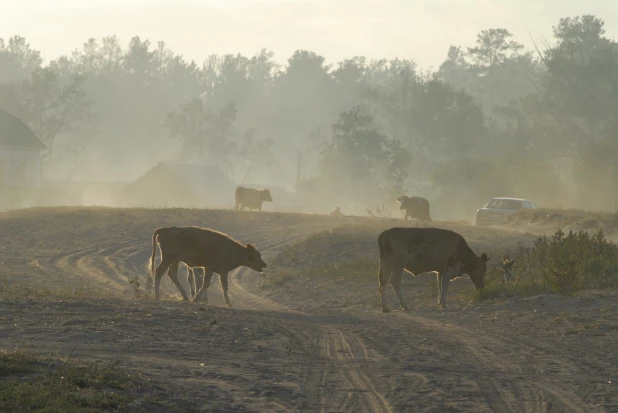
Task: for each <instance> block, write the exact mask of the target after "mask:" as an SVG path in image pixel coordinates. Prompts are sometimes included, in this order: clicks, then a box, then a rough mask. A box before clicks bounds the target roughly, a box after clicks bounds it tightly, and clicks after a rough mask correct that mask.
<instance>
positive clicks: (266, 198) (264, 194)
mask: <svg viewBox="0 0 618 413" xmlns="http://www.w3.org/2000/svg"><path fill="white" fill-rule="evenodd" d="M260 200H262V201H263V202H273V197H272V196H270V189H264V190H263V191H260Z"/></svg>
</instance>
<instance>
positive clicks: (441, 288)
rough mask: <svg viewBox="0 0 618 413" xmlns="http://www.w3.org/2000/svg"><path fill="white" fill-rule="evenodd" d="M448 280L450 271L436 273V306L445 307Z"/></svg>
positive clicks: (449, 279)
mask: <svg viewBox="0 0 618 413" xmlns="http://www.w3.org/2000/svg"><path fill="white" fill-rule="evenodd" d="M450 282H451V272H450V271H440V272H439V273H438V306H439V307H440V308H446V293H447V291H448V286H449V284H450Z"/></svg>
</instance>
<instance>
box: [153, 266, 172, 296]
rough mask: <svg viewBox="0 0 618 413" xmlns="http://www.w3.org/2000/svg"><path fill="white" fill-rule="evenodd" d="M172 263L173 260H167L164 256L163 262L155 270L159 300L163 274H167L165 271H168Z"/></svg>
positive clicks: (155, 285)
mask: <svg viewBox="0 0 618 413" xmlns="http://www.w3.org/2000/svg"><path fill="white" fill-rule="evenodd" d="M171 263H172V262H171V261H167V260H166V259H165V258H164V257H162V258H161V262H160V263H159V266H158V267H157V269H156V270H155V283H154V289H155V298H156V300H157V301H159V300H160V296H159V289H160V288H161V279H162V278H163V274H165V272H166V271H167V269H168V268H169V266H170V264H171Z"/></svg>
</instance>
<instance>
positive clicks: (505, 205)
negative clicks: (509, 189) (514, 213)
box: [487, 199, 521, 209]
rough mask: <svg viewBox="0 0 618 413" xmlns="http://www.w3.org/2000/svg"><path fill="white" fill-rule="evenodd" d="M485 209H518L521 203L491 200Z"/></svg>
mask: <svg viewBox="0 0 618 413" xmlns="http://www.w3.org/2000/svg"><path fill="white" fill-rule="evenodd" d="M487 208H495V209H520V208H521V201H516V200H514V199H492V200H491V202H490V203H489V204H488V205H487Z"/></svg>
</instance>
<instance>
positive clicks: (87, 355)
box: [0, 208, 618, 412]
mask: <svg viewBox="0 0 618 413" xmlns="http://www.w3.org/2000/svg"><path fill="white" fill-rule="evenodd" d="M2 215H3V216H2V217H1V218H0V228H2V235H1V237H2V239H1V240H0V241H1V246H0V259H1V261H2V265H1V266H0V277H1V278H0V279H2V280H4V283H5V285H6V286H10V285H15V284H16V283H22V284H25V285H29V286H30V287H31V288H32V291H30V292H27V293H26V294H25V295H21V296H16V297H15V298H11V297H10V296H7V297H6V298H3V299H2V300H1V301H0V347H2V348H16V347H17V348H21V349H27V350H33V351H37V352H41V353H56V354H62V355H66V354H69V353H72V355H73V356H74V357H78V358H82V359H87V360H90V359H97V360H107V359H118V360H119V361H120V364H121V365H122V366H124V367H126V368H128V369H135V370H138V371H141V372H143V374H144V376H145V377H147V378H150V379H152V380H153V387H152V389H153V390H152V399H153V400H154V399H157V400H158V402H157V403H154V402H153V401H152V400H150V399H148V398H144V400H142V401H140V405H136V406H135V407H136V408H137V407H140V406H141V407H142V408H144V409H146V410H147V411H177V412H181V411H182V412H184V411H187V412H190V411H208V412H229V411H235V412H249V411H251V412H265V411H277V412H279V411H280V412H292V411H303V412H617V411H618V390H617V389H616V385H618V367H617V366H618V356H617V352H616V351H615V349H616V345H617V344H618V341H617V339H618V317H616V316H617V315H618V297H617V296H616V295H604V296H603V295H600V294H596V295H590V296H585V297H579V298H559V297H553V296H545V297H535V298H531V299H519V300H508V301H502V302H497V303H482V304H469V303H460V302H459V303H458V302H454V304H452V305H450V306H449V308H447V309H446V310H442V311H440V310H438V309H437V306H436V305H434V304H435V303H433V301H431V303H429V302H428V301H427V299H423V297H421V296H420V295H418V294H416V293H415V291H418V290H419V288H417V287H419V286H420V285H421V283H424V282H425V281H423V280H421V279H420V278H416V279H409V280H406V281H405V285H404V292H405V294H406V296H407V297H410V299H411V301H412V302H413V303H414V304H413V306H412V307H413V308H412V311H410V312H407V313H404V312H400V311H395V312H393V313H390V314H382V313H380V312H379V310H378V306H377V295H376V290H377V286H376V284H377V281H376V283H375V284H371V285H358V286H356V287H354V288H348V289H345V288H342V287H341V286H340V285H339V284H338V283H337V281H336V280H326V281H324V280H322V281H321V282H315V283H312V282H306V283H304V284H302V285H299V286H297V287H296V288H295V289H293V290H291V291H290V289H289V288H288V289H285V290H283V289H282V290H281V291H271V292H270V293H269V294H265V292H264V291H262V282H263V280H262V279H261V278H260V277H259V276H258V275H256V273H253V272H250V271H244V270H243V271H238V272H236V273H235V274H234V275H233V276H232V280H231V287H230V298H231V301H232V304H233V306H234V308H232V309H228V308H225V307H223V306H222V304H223V300H222V298H221V291H220V289H219V286H218V284H217V283H215V285H214V286H213V287H211V289H210V290H209V292H208V294H209V299H210V305H208V306H207V305H204V304H194V303H183V302H181V301H178V299H179V295H178V294H177V292H176V291H175V288H174V287H173V286H172V285H171V283H169V282H167V281H166V282H164V285H163V288H164V291H165V292H166V293H167V294H169V295H171V296H170V297H165V295H164V298H165V301H161V302H159V303H157V302H156V301H154V300H153V299H152V298H143V297H138V296H136V295H135V293H134V291H133V290H132V288H131V287H130V285H129V283H128V279H138V280H142V282H143V281H144V280H145V278H144V276H145V274H146V263H147V260H148V257H149V255H150V248H151V244H150V241H151V235H152V231H154V229H155V228H157V227H160V226H165V225H201V226H208V227H212V228H216V229H218V230H221V231H224V232H227V233H229V234H231V235H232V236H234V237H235V238H237V239H238V240H240V241H242V242H252V243H254V244H255V245H256V247H257V248H258V249H259V250H260V251H262V254H263V256H264V257H265V259H266V261H267V262H268V261H269V260H270V259H272V258H273V257H274V256H276V254H277V253H278V252H279V251H281V249H282V248H283V247H285V246H287V245H291V244H294V243H297V242H299V241H301V240H302V239H304V238H305V237H307V236H309V235H311V234H313V233H315V232H318V231H322V230H327V229H330V228H334V227H336V226H340V225H341V224H342V222H343V221H342V220H337V219H332V218H328V217H322V216H310V215H293V214H266V213H264V214H257V213H242V214H237V213H234V212H231V211H198V210H196V211H191V210H158V211H152V210H151V211H148V210H114V209H85V208H84V209H66V208H59V209H46V210H31V211H16V212H12V213H5V214H2ZM384 226H385V227H389V226H394V225H392V223H388V222H385V223H384ZM492 231H493V232H492ZM487 234H489V235H487ZM491 234H497V235H495V236H499V237H502V238H503V237H504V234H503V233H501V232H499V230H491V229H483V234H482V237H480V238H483V239H485V238H484V237H488V236H489V238H488V239H487V242H489V243H491V242H494V241H495V240H492V239H491ZM157 253H158V252H157ZM182 271H183V269H181V273H182ZM181 278H182V277H181ZM215 281H216V279H215ZM460 281H462V282H469V281H467V280H460ZM7 288H8V287H7ZM46 288H47V289H50V290H54V291H55V293H54V294H53V295H49V296H47V297H46V296H45V295H44V294H42V293H41V291H43V290H45V289H46ZM61 290H66V291H67V293H66V297H64V298H62V299H59V298H58V296H57V292H58V291H61ZM456 291H457V290H456V289H455V288H454V289H453V290H452V292H449V294H451V295H452V294H456V293H457V292H456ZM5 296H6V295H5ZM333 296H337V297H338V299H339V301H338V302H339V303H343V304H340V305H338V306H333V305H330V304H329V303H330V300H332V297H333ZM389 297H390V298H389V299H393V300H394V298H393V295H392V294H390V296H389ZM392 308H396V306H395V305H394V302H393V305H392Z"/></svg>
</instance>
